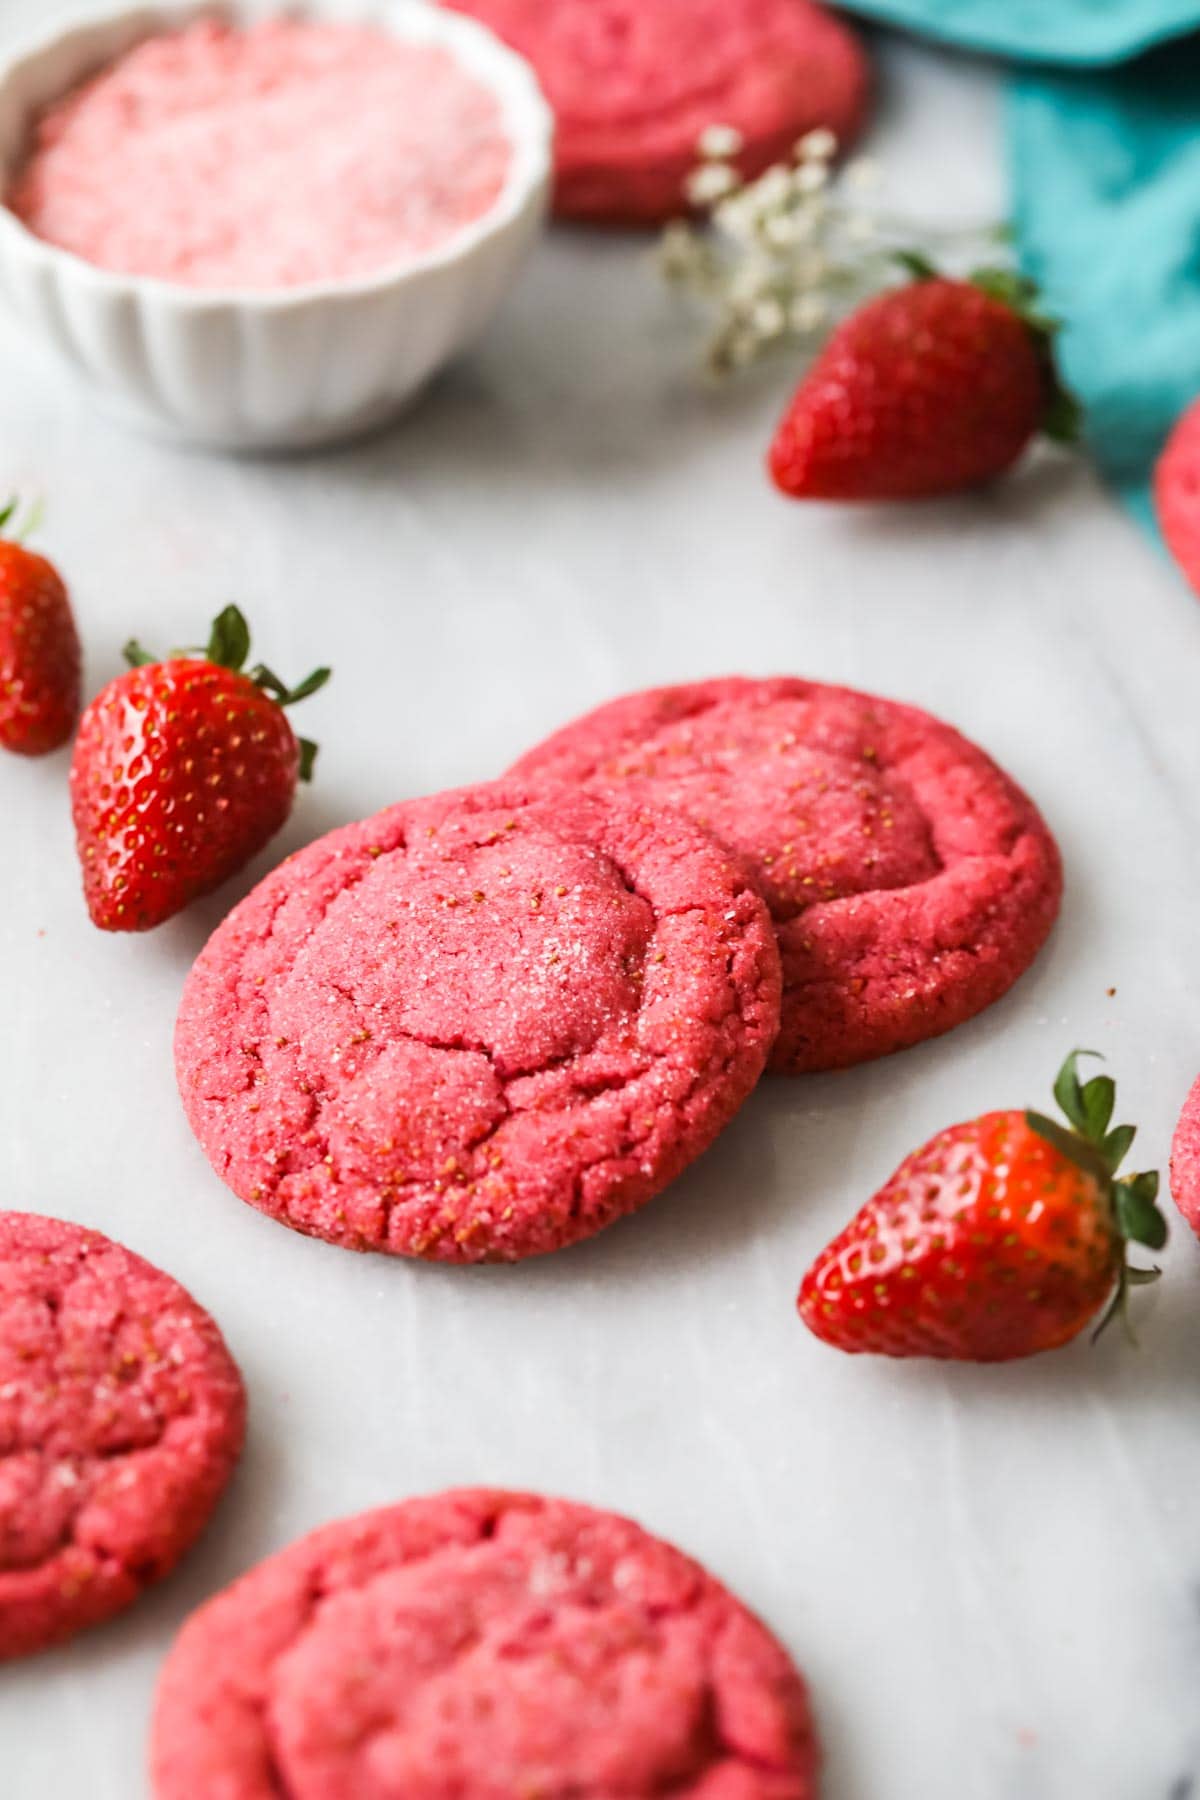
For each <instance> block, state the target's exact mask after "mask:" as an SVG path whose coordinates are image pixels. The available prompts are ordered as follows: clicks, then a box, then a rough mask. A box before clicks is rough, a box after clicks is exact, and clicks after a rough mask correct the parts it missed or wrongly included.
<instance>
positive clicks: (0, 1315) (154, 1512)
mask: <svg viewBox="0 0 1200 1800" xmlns="http://www.w3.org/2000/svg"><path fill="white" fill-rule="evenodd" d="M245 1418H246V1403H245V1395H244V1392H243V1388H242V1382H241V1377H240V1375H239V1374H238V1371H237V1368H236V1366H235V1364H234V1362H233V1359H232V1357H231V1356H230V1354H229V1351H228V1350H227V1349H226V1347H225V1343H224V1340H223V1339H222V1337H221V1334H220V1332H219V1331H218V1329H217V1327H216V1325H215V1324H214V1323H213V1321H212V1319H211V1318H210V1317H209V1315H208V1314H207V1313H206V1312H205V1311H204V1309H203V1308H202V1307H200V1306H198V1305H197V1304H196V1302H195V1301H194V1300H193V1299H192V1298H191V1296H190V1295H189V1294H187V1293H186V1292H185V1291H184V1289H183V1288H181V1287H180V1285H179V1283H178V1282H177V1281H173V1280H172V1279H171V1277H170V1276H169V1275H164V1274H163V1273H162V1271H161V1270H160V1269H156V1268H154V1267H153V1266H152V1265H151V1264H150V1263H148V1262H144V1261H143V1260H142V1258H141V1257H140V1256H135V1255H134V1254H133V1252H132V1251H131V1250H126V1249H124V1248H123V1247H122V1246H121V1245H120V1244H115V1243H113V1242H112V1241H111V1239H109V1238H106V1237H103V1236H102V1235H101V1234H100V1232H98V1231H89V1230H87V1229H86V1228H85V1227H84V1226H82V1225H70V1224H67V1223H65V1222H64V1221H62V1220H60V1219H48V1218H42V1217H41V1216H39V1215H38V1214H35V1213H21V1212H3V1213H0V1659H3V1658H7V1657H15V1656H24V1655H28V1654H29V1653H31V1652H33V1651H35V1650H42V1649H45V1648H46V1647H48V1646H49V1645H51V1644H56V1643H60V1642H62V1641H63V1640H64V1639H66V1638H69V1637H72V1636H74V1634H75V1633H76V1632H77V1631H81V1630H83V1629H84V1627H85V1626H89V1625H96V1624H99V1623H100V1622H101V1621H102V1620H104V1619H107V1618H110V1617H111V1616H112V1615H113V1614H114V1613H117V1612H120V1611H122V1610H123V1609H124V1608H125V1607H127V1606H129V1605H130V1604H131V1603H132V1602H133V1601H134V1600H136V1599H137V1597H138V1595H139V1594H140V1593H141V1592H142V1590H143V1589H144V1588H145V1587H147V1586H148V1585H149V1584H150V1583H151V1582H153V1581H157V1580H158V1579H159V1577H160V1576H163V1575H165V1574H166V1573H167V1572H168V1570H169V1569H171V1568H172V1567H173V1566H174V1564H175V1563H176V1562H177V1561H178V1560H179V1558H180V1557H181V1556H182V1555H183V1553H184V1552H185V1551H186V1550H187V1549H188V1548H189V1547H190V1545H191V1544H192V1543H193V1542H194V1541H195V1539H196V1538H197V1537H198V1536H199V1535H200V1533H201V1531H202V1530H203V1529H204V1527H205V1525H206V1524H207V1523H208V1520H209V1517H210V1515H211V1513H212V1511H213V1508H214V1507H215V1506H216V1503H217V1501H218V1499H219V1498H220V1495H221V1492H222V1490H223V1489H224V1487H225V1484H226V1482H227V1481H228V1479H229V1477H230V1475H231V1473H232V1472H233V1467H234V1464H235V1463H236V1461H237V1458H238V1454H239V1452H240V1450H241V1447H242V1439H243V1436H244V1433H245Z"/></svg>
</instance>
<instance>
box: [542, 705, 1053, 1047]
mask: <svg viewBox="0 0 1200 1800" xmlns="http://www.w3.org/2000/svg"><path fill="white" fill-rule="evenodd" d="M512 773H513V774H514V775H515V776H517V777H519V778H522V779H525V780H537V779H539V778H541V779H548V780H551V781H554V782H573V783H578V784H581V785H586V786H588V787H589V788H592V789H594V790H595V791H598V792H608V793H614V792H616V793H625V794H628V795H631V796H633V797H634V798H637V799H641V800H644V801H646V802H647V803H649V804H655V805H662V806H669V807H673V808H675V809H677V810H678V811H679V812H681V813H684V814H686V815H687V816H688V817H689V818H692V819H694V820H695V821H696V822H697V823H698V824H700V825H702V826H703V827H705V828H706V829H707V830H709V831H711V832H712V833H713V834H714V836H716V837H718V838H719V839H720V840H721V841H722V842H723V843H725V844H727V845H728V846H729V847H730V849H731V850H733V851H735V852H736V853H737V854H738V855H739V856H740V857H741V858H742V860H743V861H744V863H745V866H746V868H747V869H748V870H749V872H750V874H751V875H752V877H753V879H754V881H755V883H756V884H757V886H758V887H759V889H760V891H761V892H762V893H763V895H764V896H765V898H766V900H767V902H768V904H769V906H770V908H771V913H772V917H773V918H774V921H775V925H776V930H777V932H778V936H779V947H780V952H781V954H782V958H783V1010H782V1023H781V1027H780V1032H779V1036H778V1039H777V1040H776V1044H775V1050H774V1053H773V1056H772V1066H773V1067H774V1068H775V1069H777V1070H780V1071H782V1072H784V1073H788V1074H799V1073H801V1072H804V1071H808V1070H815V1069H832V1068H845V1067H848V1066H849V1065H851V1064H853V1063H859V1062H865V1061H868V1060H870V1059H871V1058H873V1057H876V1056H883V1055H886V1054H888V1053H889V1052H890V1051H893V1050H900V1049H904V1048H906V1047H908V1046H909V1045H912V1044H916V1043H920V1042H921V1041H922V1040H923V1039H925V1038H929V1037H935V1036H937V1035H938V1034H940V1033H941V1032H944V1031H949V1030H950V1029H951V1028H952V1027H953V1026H955V1025H959V1024H961V1023H963V1022H964V1021H965V1020H966V1019H969V1018H971V1017H973V1016H974V1014H976V1013H978V1012H980V1011H982V1009H983V1008H984V1007H985V1006H988V1005H990V1004H991V1003H992V1002H993V1001H995V1000H998V999H999V998H1000V997H1001V995H1003V994H1004V993H1006V992H1007V990H1008V989H1009V988H1010V987H1011V986H1012V984H1013V982H1014V981H1016V979H1017V977H1018V976H1019V975H1021V974H1022V973H1023V972H1024V970H1025V969H1026V968H1027V967H1028V966H1029V964H1030V963H1031V962H1032V961H1033V959H1034V957H1035V956H1036V955H1037V952H1038V951H1039V949H1040V948H1041V946H1042V944H1043V943H1044V941H1045V939H1046V937H1047V935H1048V933H1049V931H1050V927H1051V925H1052V924H1053V922H1054V920H1055V918H1056V916H1057V913H1058V909H1059V904H1060V901H1061V896H1062V870H1061V864H1060V860H1059V855H1058V850H1057V848H1056V846H1055V843H1054V840H1053V838H1052V837H1051V835H1050V833H1049V831H1048V830H1047V828H1046V826H1045V824H1044V822H1043V821H1042V819H1041V817H1040V815H1039V813H1038V811H1037V808H1036V807H1035V806H1034V804H1033V802H1032V801H1031V800H1030V799H1029V798H1028V797H1027V796H1026V795H1025V794H1023V793H1022V792H1021V790H1020V789H1019V788H1018V787H1017V786H1016V784H1015V783H1014V782H1012V781H1011V780H1009V778H1008V776H1006V775H1005V774H1004V773H1003V771H1002V770H1000V769H998V768H997V766H996V765H995V763H993V762H992V761H991V759H990V758H989V757H988V756H986V755H985V754H984V752H983V751H982V750H980V749H978V748H977V746H976V745H974V744H972V743H970V742H968V740H967V739H966V738H964V737H962V736H961V735H960V734H959V733H958V732H957V731H955V730H953V729H952V727H950V726H949V725H944V724H942V723H941V722H940V721H939V720H937V719H934V718H932V717H931V716H930V715H929V714H928V713H924V712H920V711H919V710H918V709H917V708H916V707H912V706H901V705H898V704H897V703H895V702H893V701H888V700H879V699H876V698H874V697H873V696H871V695H869V694H860V693H856V692H854V691H853V690H851V689H848V688H838V687H829V686H826V685H823V684H821V683H818V682H812V681H801V680H794V679H789V678H777V679H770V680H761V681H754V680H743V679H729V680H721V681H707V682H697V683H694V684H691V685H687V686H682V687H671V688H657V689H653V690H651V691H649V692H646V693H641V694H630V695H626V696H625V697H623V698H622V699H619V700H614V701H612V702H611V703H610V704H608V705H607V706H601V707H599V708H598V709H597V710H596V711H595V712H592V713H588V714H586V715H585V716H584V717H583V718H581V719H577V720H575V721H574V722H573V723H572V724H570V725H567V726H565V727H564V728H563V729H562V730H561V731H559V732H557V733H556V734H554V735H553V736H552V737H550V738H548V739H547V740H546V741H545V742H544V743H542V744H540V745H538V746H537V747H536V748H535V749H533V750H531V751H530V752H529V753H528V754H527V755H526V756H524V757H522V758H521V760H520V761H519V762H518V763H517V764H516V766H515V768H514V769H513V771H512Z"/></svg>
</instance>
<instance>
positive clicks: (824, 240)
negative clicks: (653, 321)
mask: <svg viewBox="0 0 1200 1800" xmlns="http://www.w3.org/2000/svg"><path fill="white" fill-rule="evenodd" d="M742 147H743V146H742V140H741V137H740V135H739V134H738V133H737V132H736V131H734V130H733V129H732V128H731V127H729V126H727V125H712V126H710V127H709V129H708V130H707V131H705V132H704V133H703V134H702V135H701V138H700V158H701V160H700V162H699V165H698V167H697V168H696V169H695V171H694V172H693V174H692V175H691V177H690V179H689V181H688V184H687V197H688V200H689V202H690V204H691V205H692V206H693V207H694V208H695V210H696V211H697V212H698V213H700V214H701V215H703V218H702V220H698V221H692V222H686V223H685V222H677V223H676V224H674V225H672V226H669V227H668V228H667V230H666V232H665V233H664V235H663V238H662V242H661V246H660V250H659V266H660V268H661V270H662V272H663V274H664V275H665V276H666V278H667V279H668V280H669V281H672V282H673V283H674V284H675V285H676V286H677V287H678V288H680V289H681V290H683V291H684V292H686V293H688V294H691V295H693V296H695V297H696V298H698V299H700V300H701V301H702V302H703V303H704V304H705V305H706V306H708V307H709V308H711V310H712V316H713V323H712V332H711V335H710V338H709V341H708V345H707V355H706V360H707V363H708V366H709V368H710V369H711V370H712V371H713V372H714V373H715V374H728V373H729V372H731V371H732V370H735V369H739V368H741V367H743V366H744V365H745V364H746V363H750V362H753V361H754V360H755V359H756V358H757V357H759V356H762V355H764V354H765V353H766V352H767V351H768V350H771V349H774V348H776V347H777V346H779V345H780V344H786V343H789V342H793V343H797V344H803V345H804V346H805V347H811V344H812V341H813V339H814V337H816V336H817V335H818V334H819V333H821V332H823V331H825V330H826V329H827V328H828V327H829V326H831V325H832V324H833V323H834V322H835V321H836V320H837V319H838V317H840V316H841V315H842V314H843V313H844V312H846V311H847V310H848V309H849V308H850V307H852V306H853V305H854V304H855V303H856V302H857V301H858V300H859V299H860V298H862V296H863V295H865V294H867V293H870V292H873V291H875V290H876V289H878V288H879V287H881V286H883V285H884V284H885V283H886V282H887V281H889V280H891V279H894V278H895V277H896V275H897V272H898V265H899V260H900V259H899V256H898V252H899V251H900V250H902V249H904V248H906V247H908V246H910V245H911V242H912V240H913V237H914V235H915V236H916V237H917V239H918V240H919V238H920V235H921V234H920V233H919V232H918V233H916V234H914V233H913V231H912V229H911V228H910V227H909V226H908V225H906V224H904V223H903V221H900V220H886V221H885V220H884V219H883V218H882V217H881V215H880V214H879V213H878V212H877V211H876V210H875V209H874V208H872V207H870V206H869V205H868V204H867V202H866V199H865V194H866V191H867V190H869V189H871V188H874V187H876V186H878V185H879V182H880V173H879V170H878V168H877V167H876V165H875V164H874V163H871V162H866V161H859V162H856V163H854V164H852V165H851V167H850V169H849V170H846V171H842V172H839V171H838V170H837V169H836V168H835V166H834V158H835V155H836V152H837V141H836V139H835V137H834V135H833V133H832V132H831V131H825V130H818V131H810V132H807V133H806V134H805V135H804V137H802V138H801V139H800V141H799V142H798V143H797V144H796V146H795V148H794V151H793V154H792V157H791V159H790V160H789V161H787V162H781V163H775V164H773V166H772V167H771V168H769V169H767V170H766V172H765V173H764V174H762V175H760V176H759V177H758V179H757V180H756V181H747V182H743V180H742V178H741V176H740V175H739V174H738V172H737V170H736V169H735V168H734V166H733V164H732V161H731V160H730V159H731V158H732V157H734V156H736V155H737V153H738V152H739V151H740V150H741V149H742ZM851 187H852V188H853V190H855V203H854V204H853V205H847V204H846V200H845V196H846V193H847V191H848V189H849V188H851ZM975 235H976V236H978V235H980V234H975ZM988 241H989V242H990V239H989V240H988Z"/></svg>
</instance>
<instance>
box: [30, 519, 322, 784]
mask: <svg viewBox="0 0 1200 1800" xmlns="http://www.w3.org/2000/svg"><path fill="white" fill-rule="evenodd" d="M10 510H11V509H10ZM7 517H8V514H7V513H4V514H0V529H3V525H4V520H5V518H7ZM122 655H123V656H124V658H125V661H126V662H127V663H128V664H129V666H130V668H131V669H140V668H145V667H147V666H148V665H150V664H153V663H156V662H158V661H159V660H160V659H159V658H158V657H157V656H153V655H151V653H150V651H148V650H144V649H143V648H142V646H141V644H139V643H138V641H137V639H136V638H130V640H129V642H128V643H127V644H126V645H125V648H124V650H123V652H122ZM171 655H172V658H175V657H188V656H202V657H203V658H204V660H205V662H210V663H213V664H215V665H216V667H217V668H219V669H229V670H230V671H231V672H232V673H234V674H241V673H242V672H243V670H244V671H245V673H246V676H247V679H248V680H250V681H252V682H253V683H254V685H255V687H257V688H261V689H262V691H263V693H264V694H269V695H270V696H271V698H272V700H274V701H275V703H276V705H277V706H281V707H283V706H295V705H296V704H297V702H298V701H301V700H307V699H308V697H309V695H310V694H315V693H316V692H317V691H318V690H319V689H320V688H323V687H324V686H325V683H326V682H327V681H328V680H329V678H330V676H331V675H332V673H333V671H332V669H324V668H322V669H314V670H313V672H312V674H311V675H306V676H305V678H304V680H303V681H301V682H299V683H298V685H297V686H296V687H293V688H289V687H288V685H287V683H286V682H284V681H281V680H280V679H279V676H278V675H276V673H275V671H274V670H273V669H269V668H268V667H267V665H266V663H255V665H254V667H253V668H252V669H246V663H247V660H248V659H249V656H250V627H249V625H248V624H247V622H246V616H245V614H244V613H243V612H242V610H241V608H240V607H238V606H226V607H224V608H223V609H222V610H221V611H220V612H219V613H218V614H217V616H216V618H215V619H214V620H213V622H212V630H211V631H210V633H209V638H208V643H207V644H206V645H204V646H203V648H201V647H200V646H199V645H194V644H193V645H190V646H188V647H186V648H185V649H182V650H175V651H172V653H171ZM297 742H298V743H299V745H300V770H299V773H300V780H301V781H311V780H312V775H313V766H314V764H315V763H316V760H317V748H318V746H317V745H316V744H314V743H313V741H312V739H311V738H299V739H297Z"/></svg>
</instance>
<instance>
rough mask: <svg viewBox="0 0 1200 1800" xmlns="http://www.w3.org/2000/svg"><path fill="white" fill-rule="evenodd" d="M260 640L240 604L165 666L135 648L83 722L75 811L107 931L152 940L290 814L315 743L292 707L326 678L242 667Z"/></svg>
mask: <svg viewBox="0 0 1200 1800" xmlns="http://www.w3.org/2000/svg"><path fill="white" fill-rule="evenodd" d="M249 654H250V632H249V628H248V627H247V625H246V621H245V619H244V618H243V617H242V615H241V613H240V612H239V611H238V609H237V607H236V606H228V607H226V608H225V611H224V612H223V613H221V615H220V616H219V618H217V619H216V620H215V621H214V623H213V629H212V637H211V638H210V640H209V644H208V648H207V650H205V651H203V652H192V651H180V652H178V653H176V654H175V655H173V656H172V657H171V658H170V659H169V660H168V661H166V662H155V661H154V660H153V659H152V658H151V657H149V656H147V654H146V652H145V651H144V650H142V649H141V647H140V646H139V645H138V644H136V643H130V644H128V645H127V646H126V649H125V656H126V660H127V661H128V662H129V663H130V664H131V665H132V666H131V668H130V669H129V670H128V671H127V672H126V673H125V674H124V675H121V676H118V678H117V679H116V680H115V681H111V682H110V683H109V684H108V686H107V687H106V688H104V689H102V691H101V692H100V693H99V694H97V696H96V698H95V699H94V700H93V701H92V703H91V705H90V706H89V707H88V709H87V711H86V712H85V713H84V715H83V718H82V719H81V720H80V724H79V735H78V737H77V738H76V740H75V755H74V759H73V761H72V763H71V804H72V808H73V811H74V815H75V832H76V838H77V841H78V844H79V856H80V861H81V862H82V864H83V889H84V895H85V897H86V899H87V905H88V911H89V912H90V914H91V916H92V920H93V922H94V923H95V924H97V925H99V926H100V928H101V930H103V931H147V930H149V929H150V927H151V926H154V925H161V924H162V922H163V920H164V919H169V918H171V917H172V916H173V915H174V914H175V913H177V912H181V911H182V909H183V908H184V907H185V906H187V905H188V904H189V903H190V902H191V901H192V900H195V899H196V898H197V897H198V896H199V895H200V894H206V893H208V892H209V890H210V889H212V888H215V887H219V886H220V884H221V882H223V881H225V880H226V879H227V878H228V877H229V876H230V875H232V874H233V873H234V871H235V870H236V869H240V868H241V866H242V864H243V863H245V862H248V861H249V859H250V858H251V857H252V856H254V855H255V854H256V852H257V851H259V850H261V849H262V847H263V845H264V844H265V843H266V842H267V841H268V839H269V838H271V837H273V836H274V835H275V833H276V832H277V831H278V830H279V828H280V826H281V825H282V824H283V823H284V821H285V820H286V818H287V816H288V814H289V813H290V812H291V810H292V801H293V799H294V798H295V793H296V782H297V779H300V780H304V781H307V780H308V779H309V778H310V776H311V774H312V765H313V759H314V757H315V756H316V745H315V744H311V743H309V742H308V741H307V740H306V739H303V738H299V739H298V738H297V737H296V736H295V735H294V733H293V731H292V728H291V726H290V725H289V724H288V721H287V719H286V718H285V717H284V713H283V708H284V707H285V706H291V705H292V704H293V703H294V702H295V701H297V700H303V699H305V697H306V696H307V695H309V694H313V693H315V692H316V691H317V689H318V688H319V687H322V686H323V685H324V684H325V682H326V681H327V680H328V679H329V670H328V669H318V670H317V671H316V672H315V673H314V674H312V675H310V676H309V678H308V680H307V681H304V682H301V684H300V686H299V687H297V688H293V689H291V690H290V691H289V689H287V688H286V687H285V686H284V684H283V683H282V682H281V681H280V680H279V678H278V676H277V675H273V674H272V673H271V671H270V669H267V668H264V667H263V666H262V665H261V664H258V665H256V666H255V667H254V668H252V669H251V670H250V671H249V672H248V673H246V674H243V673H242V668H243V665H244V663H245V662H246V659H247V657H248V656H249Z"/></svg>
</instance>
